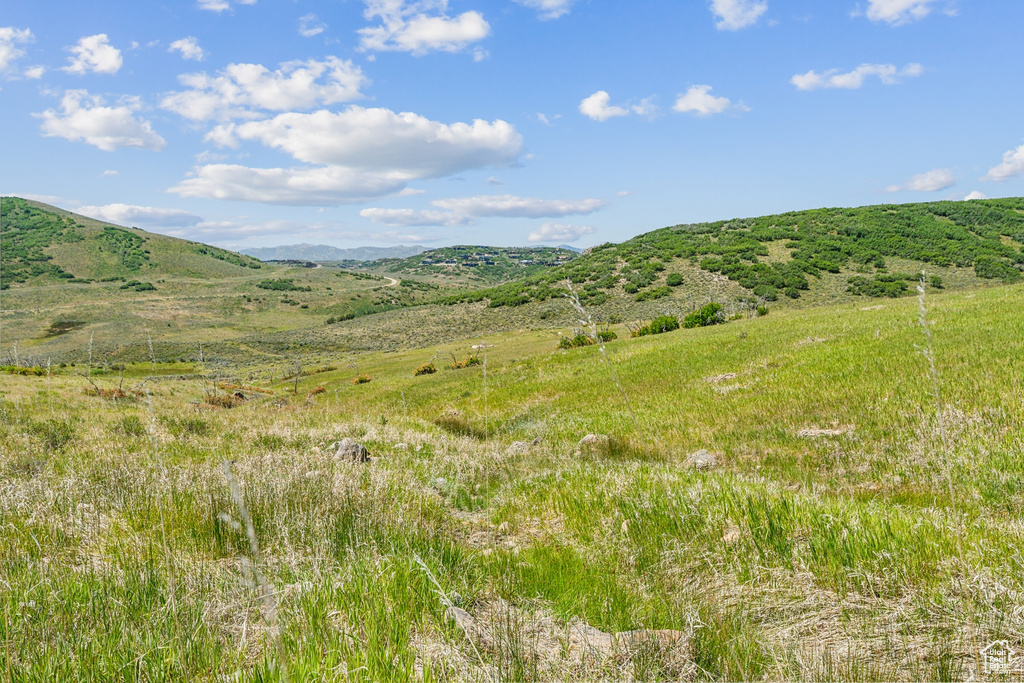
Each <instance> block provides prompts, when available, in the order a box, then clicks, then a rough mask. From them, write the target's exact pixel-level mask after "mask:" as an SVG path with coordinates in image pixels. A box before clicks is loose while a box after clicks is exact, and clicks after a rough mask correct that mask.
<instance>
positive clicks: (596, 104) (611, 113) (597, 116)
mask: <svg viewBox="0 0 1024 683" xmlns="http://www.w3.org/2000/svg"><path fill="white" fill-rule="evenodd" d="M610 100H611V95H609V94H608V93H607V92H605V91H604V90H598V91H597V92H596V93H594V94H593V95H591V96H590V97H586V98H584V99H583V101H581V102H580V113H581V114H583V115H584V116H589V117H590V118H592V119H593V120H595V121H607V120H608V119H610V118H614V117H616V116H629V110H628V109H625V108H623V107H618V106H614V105H609V104H608V102H609V101H610Z"/></svg>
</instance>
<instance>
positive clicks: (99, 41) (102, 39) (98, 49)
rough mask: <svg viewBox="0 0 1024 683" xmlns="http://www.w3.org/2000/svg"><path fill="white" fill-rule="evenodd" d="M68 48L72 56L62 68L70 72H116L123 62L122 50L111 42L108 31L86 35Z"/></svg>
mask: <svg viewBox="0 0 1024 683" xmlns="http://www.w3.org/2000/svg"><path fill="white" fill-rule="evenodd" d="M68 49H69V50H70V51H71V54H72V56H71V57H68V62H69V63H68V65H67V66H65V67H64V68H63V69H62V70H63V71H66V72H68V73H69V74H87V73H90V72H91V73H97V74H116V73H117V72H118V71H120V69H121V64H122V63H123V60H122V59H121V51H120V50H118V49H117V48H116V47H114V46H112V45H111V44H110V39H109V38H107V34H106V33H97V34H96V35H94V36H85V37H83V38H81V39H79V41H78V44H77V45H74V46H72V47H70V48H68Z"/></svg>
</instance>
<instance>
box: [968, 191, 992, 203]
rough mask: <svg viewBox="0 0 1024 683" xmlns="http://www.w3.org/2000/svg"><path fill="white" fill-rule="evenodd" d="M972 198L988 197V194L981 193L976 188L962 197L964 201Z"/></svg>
mask: <svg viewBox="0 0 1024 683" xmlns="http://www.w3.org/2000/svg"><path fill="white" fill-rule="evenodd" d="M972 199H988V195H985V194H982V193H981V192H978V191H977V190H974V191H973V192H971V193H970V194H969V195H967V196H966V197H964V201H965V202H969V201H971V200H972Z"/></svg>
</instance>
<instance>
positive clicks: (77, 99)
mask: <svg viewBox="0 0 1024 683" xmlns="http://www.w3.org/2000/svg"><path fill="white" fill-rule="evenodd" d="M138 109H139V104H138V102H137V101H135V100H132V99H129V100H126V101H125V102H123V103H121V104H119V105H118V106H115V107H108V106H106V105H105V103H104V101H103V98H101V97H99V96H93V95H90V94H89V93H88V92H86V91H85V90H68V91H67V92H65V93H64V97H63V98H62V100H61V111H60V112H57V111H55V110H53V109H47V110H46V111H44V112H42V113H41V114H34V115H33V116H36V117H37V118H40V119H42V121H43V123H42V131H43V135H44V136H45V137H59V138H64V139H66V140H71V141H72V142H85V143H86V144H90V145H93V146H94V147H99V148H100V149H102V150H104V151H107V152H111V151H113V150H115V149H118V148H121V147H134V148H136V149H153V150H159V149H163V148H164V147H165V146H166V145H167V143H166V141H165V140H164V139H163V138H162V137H160V135H159V134H157V133H156V132H155V131H154V130H153V127H152V125H150V123H149V121H144V120H140V119H137V118H136V117H135V112H136V111H137V110H138Z"/></svg>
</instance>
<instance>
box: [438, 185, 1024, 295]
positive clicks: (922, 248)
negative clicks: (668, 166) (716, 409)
mask: <svg viewBox="0 0 1024 683" xmlns="http://www.w3.org/2000/svg"><path fill="white" fill-rule="evenodd" d="M1022 247H1024V199H1021V198H1015V199H992V200H984V201H970V202H933V203H929V204H903V205H883V206H869V207H863V208H857V209H818V210H813V211H799V212H793V213H786V214H779V215H775V216H763V217H760V218H747V219H736V220H730V221H719V222H716V223H704V224H696V225H677V226H673V227H669V228H663V229H661V230H655V231H653V232H649V233H645V234H643V235H640V236H638V237H635V238H633V239H631V240H629V241H627V242H623V243H622V244H604V245H601V246H598V247H594V248H593V249H591V250H589V253H587V254H586V255H584V256H583V257H582V258H579V259H576V260H574V261H573V262H572V263H570V264H567V265H564V266H561V267H559V268H554V269H550V270H547V271H544V272H542V273H539V274H536V275H533V276H531V277H527V278H524V279H522V280H520V281H517V282H515V283H512V284H508V285H503V286H500V287H496V288H493V289H486V290H481V291H478V292H474V293H472V294H469V295H462V296H456V297H452V298H451V299H450V300H449V301H450V303H461V302H465V301H481V300H487V301H488V302H489V305H490V306H492V307H498V306H519V305H522V304H525V303H528V302H530V301H545V300H547V299H550V298H551V297H553V296H559V295H560V292H561V291H562V290H561V288H560V287H559V283H561V282H564V281H565V280H567V279H568V280H570V281H572V283H574V285H575V286H576V287H577V288H579V289H580V290H581V291H580V298H581V299H582V300H583V301H584V303H590V304H593V305H601V304H603V303H605V302H607V301H608V300H609V299H610V298H611V297H613V296H615V295H617V294H618V295H625V296H631V297H632V298H633V299H634V300H635V301H645V300H654V299H659V298H665V297H668V296H671V295H672V290H673V289H674V288H676V287H680V286H682V285H684V284H686V277H685V275H683V274H682V273H680V272H676V271H678V270H679V268H678V267H677V268H672V267H671V266H673V265H680V264H685V265H686V266H688V267H689V269H690V270H696V269H699V271H703V272H704V273H708V274H713V275H720V276H722V277H724V278H727V279H728V280H729V281H731V282H734V283H736V284H737V285H739V288H740V290H741V291H742V293H743V294H744V295H746V296H747V297H748V298H750V299H754V300H759V301H760V302H771V301H776V300H778V299H780V298H783V297H785V298H789V299H799V298H801V297H803V296H804V295H805V293H807V292H810V291H813V290H816V289H820V286H819V285H821V284H822V283H826V282H828V281H829V280H830V278H828V275H829V274H834V275H842V276H843V278H842V284H844V285H845V287H844V289H845V291H847V292H849V293H851V294H854V295H859V296H866V297H897V296H902V295H905V294H907V293H909V292H910V291H911V289H912V288H911V287H910V284H909V283H910V282H912V281H915V280H916V279H917V277H918V274H919V272H920V266H922V265H926V266H929V268H930V269H932V270H934V269H946V268H960V269H964V268H969V269H973V271H974V274H975V275H976V276H977V277H978V278H981V279H987V280H995V281H1001V282H1017V281H1018V280H1020V279H1021V276H1022V274H1021V271H1022V269H1024V252H1022ZM915 271H916V272H915ZM831 284H834V283H831Z"/></svg>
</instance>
